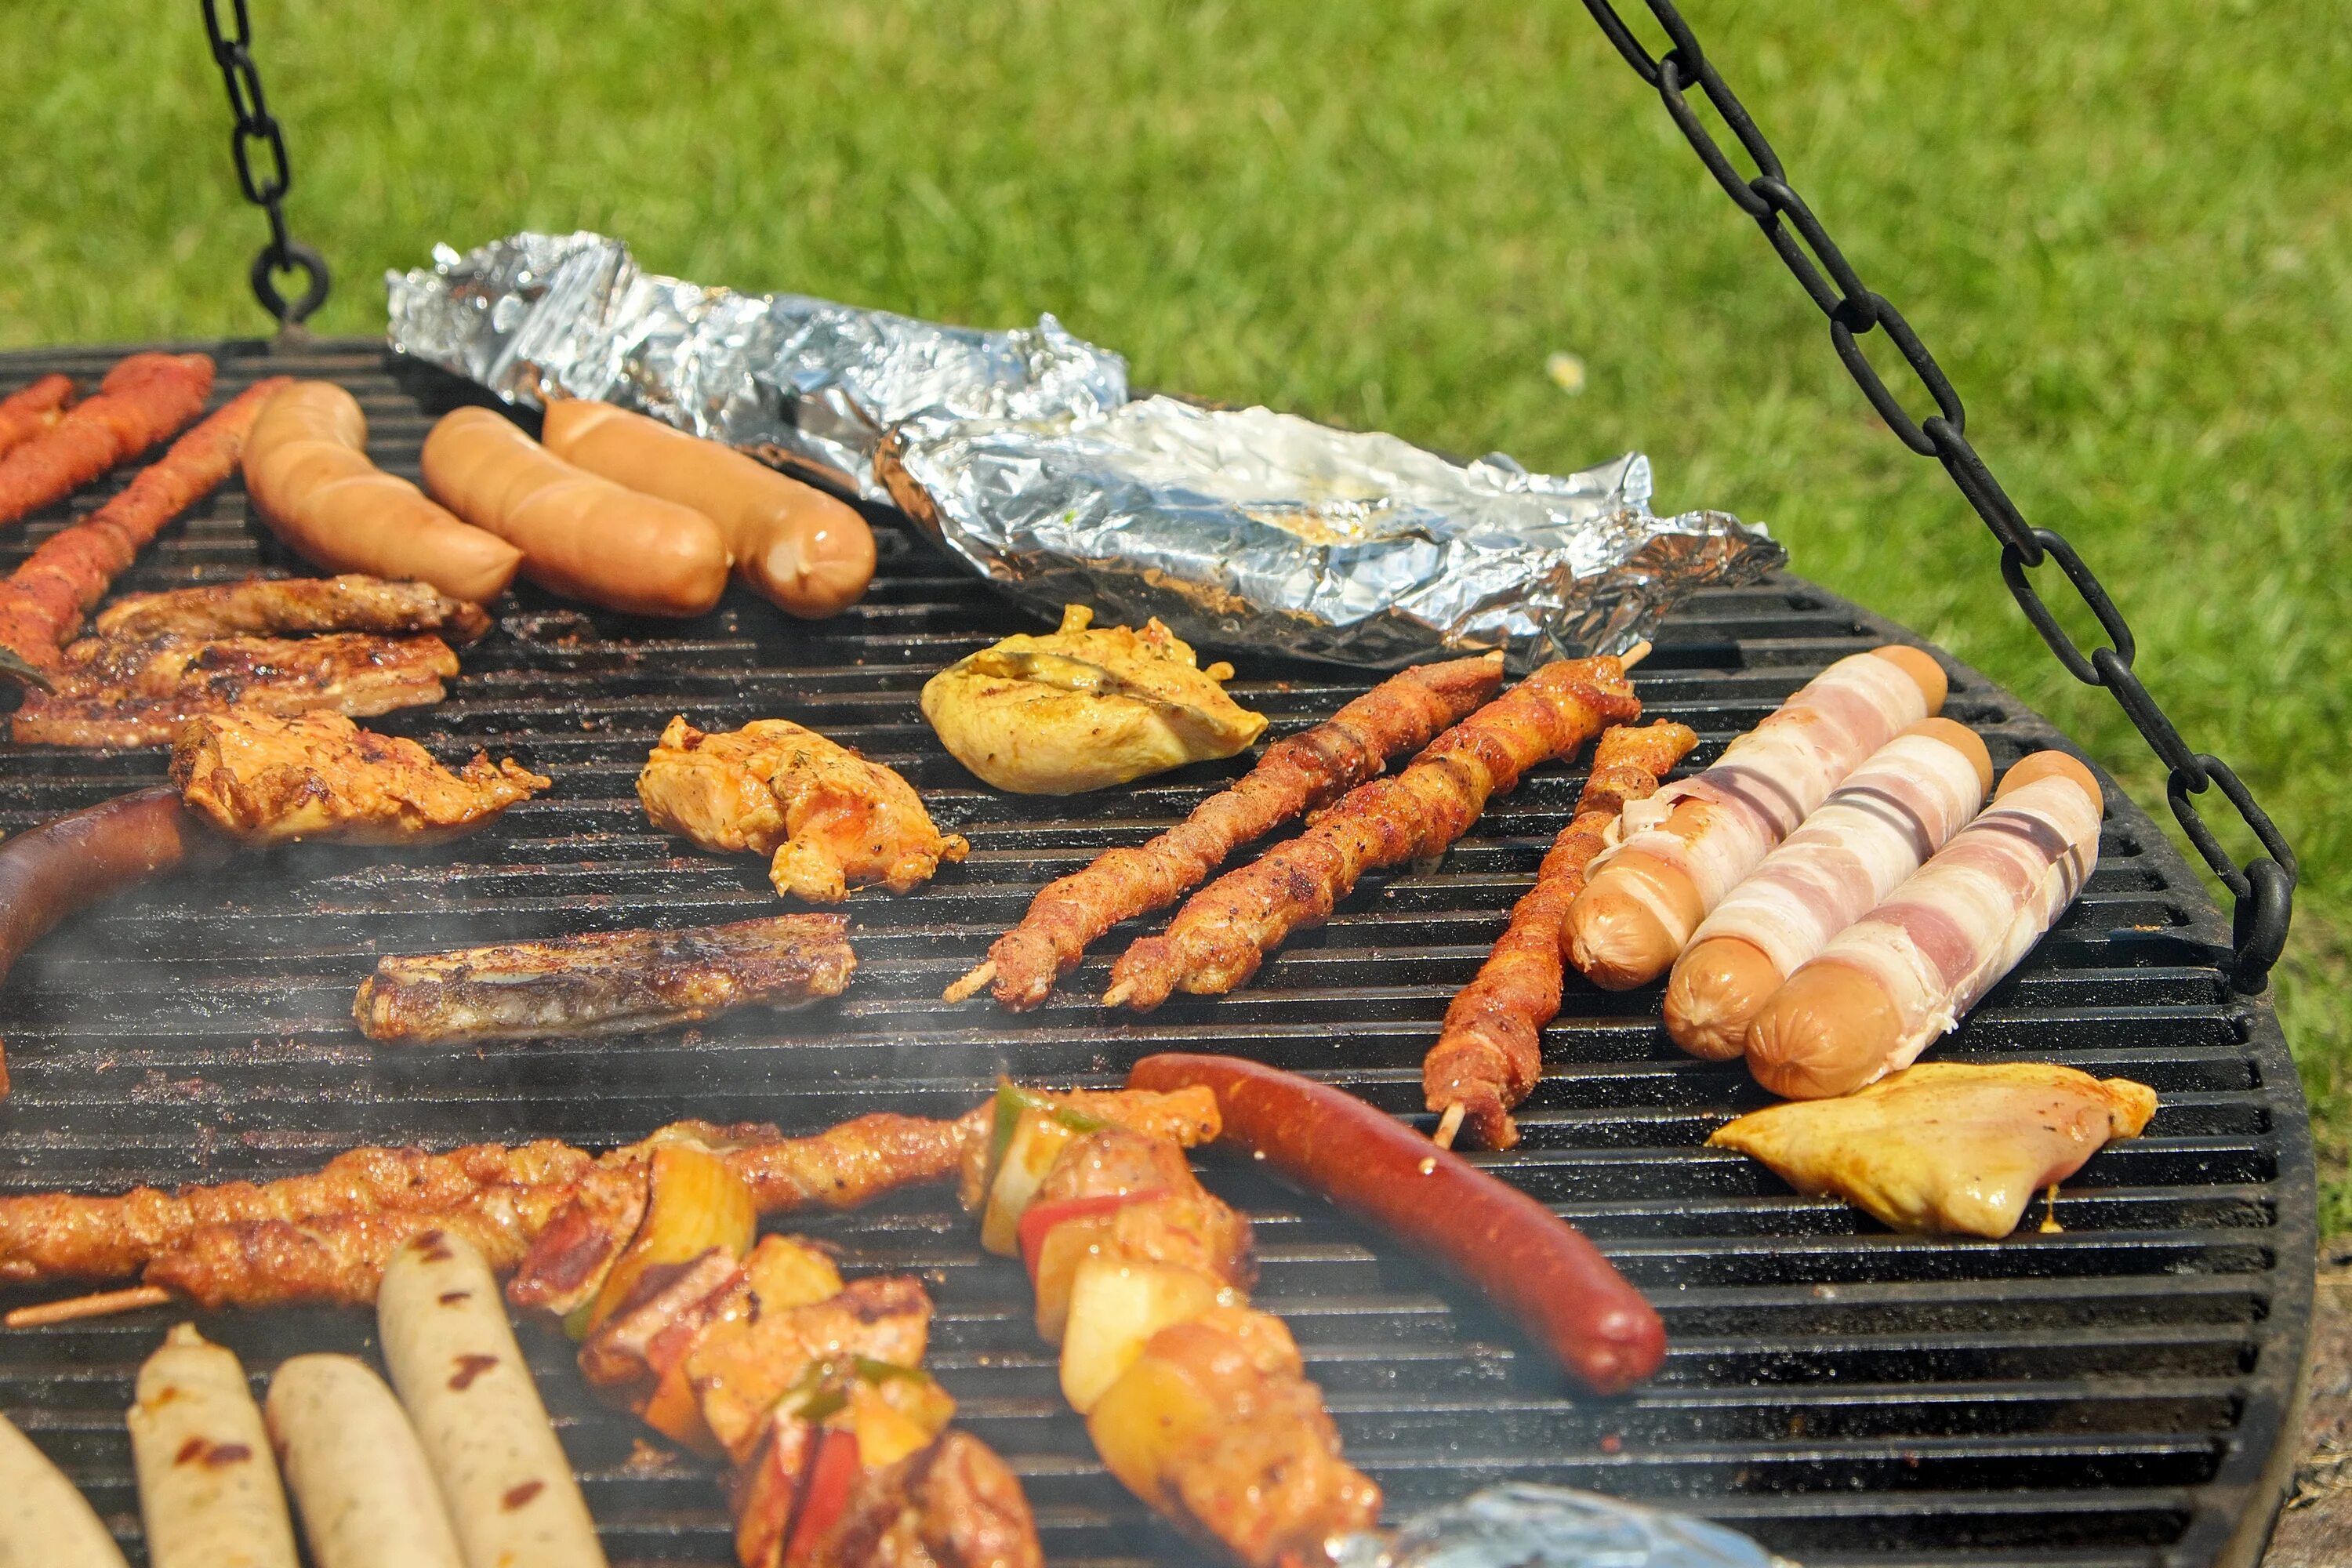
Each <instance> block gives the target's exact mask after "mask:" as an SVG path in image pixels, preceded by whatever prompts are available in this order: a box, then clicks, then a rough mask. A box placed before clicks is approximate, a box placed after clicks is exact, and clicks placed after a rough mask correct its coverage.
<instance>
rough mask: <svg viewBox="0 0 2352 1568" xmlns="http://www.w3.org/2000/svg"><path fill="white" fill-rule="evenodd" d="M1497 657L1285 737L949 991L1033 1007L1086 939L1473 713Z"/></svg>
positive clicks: (1081, 874) (1008, 936)
mask: <svg viewBox="0 0 2352 1568" xmlns="http://www.w3.org/2000/svg"><path fill="white" fill-rule="evenodd" d="M1502 679H1503V660H1502V656H1501V655H1499V654H1492V655H1488V656H1486V657H1484V658H1463V659H1454V660H1452V661H1451V662H1448V663H1445V664H1426V665H1417V666H1415V667H1414V668H1411V669H1408V670H1405V671H1404V672H1402V674H1399V675H1395V676H1391V678H1389V679H1386V680H1384V681H1382V682H1381V683H1380V684H1379V685H1378V686H1375V687H1373V688H1372V689H1370V691H1367V692H1366V693H1364V694H1363V695H1362V696H1361V697H1359V698H1357V699H1356V700H1353V701H1351V702H1349V704H1348V705H1347V706H1346V707H1344V708H1342V709H1340V710H1339V712H1337V713H1335V714H1333V715H1332V716H1331V717H1330V718H1329V719H1328V720H1327V721H1324V722H1323V723H1320V724H1317V725H1314V726H1313V727H1311V728H1309V729H1306V730H1302V731H1298V732H1297V734H1295V735H1286V736H1284V737H1283V738H1282V739H1281V740H1278V741H1276V742H1274V744H1272V745H1271V746H1268V747H1267V748H1266V749H1265V755H1264V756H1261V757H1260V758H1258V760H1257V764H1256V766H1255V767H1253V768H1251V769H1250V771H1249V772H1248V773H1245V774H1244V775H1243V776H1242V777H1241V778H1240V779H1239V780H1237V781H1236V782H1235V783H1234V784H1233V785H1232V787H1231V788H1228V789H1224V790H1220V791H1219V792H1218V793H1217V794H1215V795H1211V796H1210V797H1209V798H1208V799H1207V800H1204V801H1202V803H1201V804H1200V805H1196V806H1194V807H1193V808H1192V815H1191V816H1187V817H1186V818H1185V819H1184V820H1183V822H1181V824H1179V825H1178V826H1175V827H1172V828H1171V829H1169V830H1168V831H1167V832H1165V833H1162V834H1160V836H1159V837H1156V838H1153V839H1151V840H1150V842H1149V843H1146V844H1142V845H1139V846H1137V847H1134V848H1131V849H1130V848H1121V849H1112V850H1108V851H1106V852H1105V853H1103V854H1101V855H1098V856H1097V857H1096V858H1095V859H1094V861H1093V863H1092V864H1090V865H1088V866H1087V868H1085V869H1084V870H1082V871H1077V872H1075V873H1073V874H1072V875H1070V876H1067V877H1064V878H1062V879H1059V880H1057V881H1054V882H1049V883H1047V884H1046V885H1045V888H1044V889H1041V890H1040V891H1039V892H1038V894H1037V896H1036V898H1034V900H1031V901H1030V904H1029V911H1028V913H1026V914H1024V915H1023V916H1022V917H1021V923H1020V924H1019V925H1017V926H1015V927H1013V929H1012V930H1011V931H1007V932H1006V933H1005V934H1004V935H1003V936H1001V937H999V938H997V940H996V942H994V943H993V944H992V946H991V947H990V948H989V950H988V962H987V963H983V964H982V965H981V966H980V967H979V968H977V969H974V970H973V971H972V972H971V973H969V974H967V975H965V976H964V977H963V978H962V979H961V980H959V981H957V982H956V983H955V984H952V985H950V986H949V987H948V989H947V993H946V996H947V1000H949V1001H950V1002H961V1001H962V1000H963V999H964V998H965V997H967V996H970V995H971V994H972V993H973V992H975V991H977V990H979V989H980V988H981V987H982V985H988V986H990V988H991V994H992V995H993V996H994V997H995V999H996V1002H997V1005H999V1006H1003V1007H1009V1008H1012V1009H1013V1010H1015V1011H1025V1010H1026V1009H1028V1008H1031V1007H1034V1006H1036V1005H1038V1004H1039V1003H1041V1002H1043V1001H1045V998H1046V996H1047V995H1048V994H1051V993H1052V991H1053V989H1054V984H1055V981H1057V980H1059V979H1060V978H1061V977H1062V976H1063V975H1065V974H1067V973H1069V972H1070V971H1071V970H1073V969H1075V968H1076V967H1077V964H1078V960H1079V959H1080V957H1082V956H1083V955H1084V954H1085V952H1086V950H1087V944H1088V943H1090V942H1094V941H1095V940H1096V939H1097V938H1098V937H1100V936H1101V935H1102V934H1103V933H1104V932H1106V931H1109V930H1110V929H1111V927H1113V926H1115V925H1117V924H1118V922H1119V921H1123V920H1129V919H1132V918H1133V917H1134V916H1137V915H1139V914H1145V913H1148V912H1150V910H1157V909H1162V908H1165V907H1166V906H1168V905H1170V904H1172V903H1174V902H1175V901H1176V900H1178V899H1180V898H1181V897H1183V896H1184V895H1185V894H1186V893H1187V892H1190V891H1191V890H1192V889H1194V888H1196V887H1198V886H1200V884H1201V881H1202V879H1203V878H1205V877H1206V876H1208V874H1209V873H1210V872H1211V871H1213V870H1214V869H1216V868H1217V867H1219V866H1221V865H1223V863H1224V861H1225V859H1226V858H1227V857H1228V856H1230V855H1232V854H1233V852H1234V850H1235V849H1237V848H1239V847H1241V846H1243V845H1244V844H1247V843H1249V842H1251V841H1252V840H1254V839H1257V838H1262V837H1265V835H1266V834H1268V833H1270V832H1272V831H1273V830H1274V829H1275V828H1276V827H1278V826H1281V825H1282V824H1283V823H1285V822H1287V821H1289V820H1290V819H1291V818H1292V817H1294V816H1299V815H1300V814H1301V813H1303V812H1308V811H1315V810H1318V809H1319V808H1321V807H1322V806H1324V805H1328V804H1329V803H1330V802H1332V801H1334V800H1336V799H1338V798H1339V796H1340V795H1344V794H1346V793H1347V792H1348V791H1349V790H1350V789H1353V788H1354V787H1355V786H1356V785H1358V784H1361V783H1363V782H1364V781H1365V780H1366V779H1369V778H1371V777H1373V776H1374V775H1375V774H1377V773H1380V771H1381V769H1382V768H1384V767H1386V766H1387V765H1388V760H1389V759H1390V758H1391V757H1393V756H1396V755H1398V754H1399V753H1401V752H1411V751H1418V750H1419V749H1420V748H1421V747H1423V746H1425V745H1427V744H1428V743H1429V741H1430V738H1431V737H1432V736H1433V735H1435V734H1436V733H1437V732H1438V731H1441V730H1443V729H1444V728H1445V727H1446V726H1448V725H1450V724H1454V723H1455V722H1458V721H1460V720H1462V719H1463V718H1465V717H1466V716H1467V715H1468V714H1469V713H1471V712H1472V711H1473V710H1475V709H1476V708H1477V707H1478V705H1479V704H1480V703H1482V702H1484V701H1486V699H1487V698H1489V697H1491V696H1493V695H1494V692H1495V689H1496V687H1497V686H1499V685H1501V684H1502Z"/></svg>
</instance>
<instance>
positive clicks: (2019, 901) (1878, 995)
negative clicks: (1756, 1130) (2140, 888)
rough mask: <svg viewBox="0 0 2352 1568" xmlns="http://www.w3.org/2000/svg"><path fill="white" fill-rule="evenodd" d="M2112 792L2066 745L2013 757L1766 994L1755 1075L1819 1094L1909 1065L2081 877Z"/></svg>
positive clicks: (2022, 947)
mask: <svg viewBox="0 0 2352 1568" xmlns="http://www.w3.org/2000/svg"><path fill="white" fill-rule="evenodd" d="M2103 805H2104V803H2103V801H2102V799H2101V796H2100V794H2099V786H2098V783H2097V781H2096V780H2095V779H2093V778H2092V776H2091V771H2090V770H2089V769H2088V768H2086V767H2084V765H2083V764H2082V763H2079V762H2076V761H2075V760H2074V758H2072V757H2070V756H2067V755H2066V754H2065V753H2064V752H2035V753H2034V754H2033V755H2032V756H2030V757H2028V758H2026V759H2025V760H2024V761H2023V762H2021V763H2018V764H2017V765H2016V766H2015V767H2013V768H2011V769H2010V771H2009V773H2008V775H2007V776H2006V777H2004V778H2003V779H2002V780H2001V782H2000V791H1999V793H1998V794H1996V795H1994V797H1993V803H1992V805H1990V806H1989V807H1987V808H1986V809H1985V810H1984V811H1983V812H1982V813H1980V814H1979V816H1977V818H1976V820H1975V821H1973V822H1971V823H1969V825H1968V826H1966V827H1963V828H1962V829H1960V831H1959V832H1958V833H1957V834H1955V835H1953V836H1952V841H1951V842H1950V843H1949V844H1947V845H1945V846H1944V847H1943V848H1942V849H1941V850H1939V851H1937V854H1936V855H1935V857H1934V858H1931V859H1930V860H1928V861H1927V864H1926V865H1924V866H1922V867H1920V868H1919V869H1917V870H1916V871H1914V872H1913V873H1912V874H1911V875H1910V876H1909V877H1908V878H1906V879H1905V880H1904V882H1903V885H1902V886H1901V887H1898V888H1896V889H1895V891H1894V893H1893V894H1892V895H1890V896H1889V897H1888V898H1887V900H1885V902H1884V903H1882V904H1880V905H1879V906H1878V907H1877V908H1876V909H1874V910H1871V912H1870V913H1869V914H1867V915H1865V916H1864V917H1863V918H1862V919H1861V920H1859V921H1855V922H1854V923H1853V925H1850V926H1848V927H1847V928H1846V929H1845V930H1844V931H1841V932H1840V933H1839V934H1838V935H1837V937H1836V938H1835V939H1834V940H1833V941H1832V942H1830V944H1829V945H1828V946H1827V947H1825V948H1823V949H1822V952H1821V954H1820V955H1819V956H1818V957H1816V958H1814V959H1813V960H1812V961H1811V962H1810V963H1806V964H1805V965H1803V966H1802V967H1801V968H1800V969H1799V970H1797V972H1796V973H1793V974H1791V975H1790V976H1789V980H1788V983H1787V984H1784V985H1782V986H1781V987H1780V989H1779V990H1778V991H1775V992H1774V993H1773V994H1772V995H1771V997H1770V999H1769V1000H1768V1001H1767V1002H1766V1003H1765V1004H1764V1006H1763V1009H1762V1011H1760V1012H1759V1013H1758V1014H1757V1015H1756V1018H1755V1021H1754V1022H1753V1023H1751V1024H1749V1025H1748V1070H1749V1071H1751V1072H1753V1073H1754V1074H1755V1075H1756V1080H1757V1081H1758V1082H1759V1083H1760V1084H1762V1085H1763V1086H1764V1087H1765V1088H1767V1089H1770V1090H1771V1091H1772V1092H1773V1093H1775V1094H1779V1095H1784V1096H1786V1097H1788V1098H1790V1099H1791V1100H1812V1099H1820V1098H1823V1097H1826V1096H1829V1095H1833V1094H1851V1093H1852V1092H1853V1091H1854V1090H1855V1089H1860V1088H1862V1087H1863V1086H1864V1084H1867V1083H1870V1082H1872V1081H1874V1079H1879V1078H1882V1077H1884V1076H1885V1075H1886V1074H1887V1073H1890V1072H1893V1071H1894V1070H1895V1069H1896V1068H1905V1067H1908V1066H1910V1065H1911V1063H1912V1062H1913V1061H1915V1060H1916V1059H1917V1058H1918V1056H1919V1053H1920V1052H1921V1051H1923V1050H1925V1049H1927V1047H1928V1046H1929V1045H1931V1044H1932V1043H1934V1041H1935V1040H1936V1039H1937V1037H1939V1036H1941V1035H1943V1034H1944V1033H1946V1032H1947V1031H1948V1030H1950V1029H1951V1028H1953V1027H1954V1026H1957V1025H1958V1022H1959V1018H1960V1015H1962V1014H1963V1013H1966V1012H1967V1011H1968V1010H1969V1008H1970V1007H1972V1006H1974V1005H1976V1002H1977V999H1978V998H1979V997H1981V996H1982V995H1983V994H1985V993H1986V992H1987V991H1989V990H1990V989H1991V988H1992V986H1993V984H1995V983H1996V982H1997V981H1999V980H2000V977H2001V976H2002V975H2004V974H2006V973H2009V972H2010V970H2011V969H2012V968H2014V967H2015V966H2016V963H2017V961H2018V960H2019V959H2021V958H2022V957H2024V956H2025V954H2026V952H2027V951H2028V950H2029V949H2031V948H2032V946H2033V944H2034V943H2035V942H2038V941H2040V940H2041V938H2042V933H2043V932H2044V931H2048V930H2049V929H2050V925H2051V922H2052V921H2054V920H2056V919H2057V918H2058V916H2059V914H2060V913H2061V912H2062V911H2063V910H2064V909H2065V908H2066V906H2067V905H2068V904H2070V903H2072V902H2073V901H2074V895H2075V894H2076V893H2077V892H2080V891H2081V890H2082V887H2083V883H2084V879H2087V878H2088V877H2089V876H2090V874H2091V868H2093V867H2094V866H2095V865H2096V864H2097V863H2098V858H2099V815H2100V812H2101V810H2102V808H2103Z"/></svg>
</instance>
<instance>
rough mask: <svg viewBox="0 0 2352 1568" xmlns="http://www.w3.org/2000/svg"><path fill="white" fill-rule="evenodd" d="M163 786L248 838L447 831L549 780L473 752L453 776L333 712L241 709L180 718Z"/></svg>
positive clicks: (349, 839) (367, 837)
mask: <svg viewBox="0 0 2352 1568" xmlns="http://www.w3.org/2000/svg"><path fill="white" fill-rule="evenodd" d="M320 640H322V641H323V640H325V639H323V638H322V639H320ZM436 646H437V645H436ZM444 651H446V650H444ZM172 782H173V784H177V785H179V787H180V794H181V798H182V799H184V800H185V801H186V802H187V804H188V805H189V806H190V807H192V808H193V809H194V810H196V811H199V812H201V813H203V814H204V815H205V816H207V817H209V818H211V819H212V821H213V822H214V823H215V824H216V825H218V826H220V827H221V828H222V829H223V830H224V831H226V832H227V833H228V834H230V835H231V836H233V837H237V838H241V839H243V840H245V841H246V842H247V843H251V844H278V843H284V842H286V841H288V840H290V839H296V838H335V839H340V840H342V841H343V842H346V843H355V844H397V843H409V842H415V841H416V840H419V839H431V838H448V837H457V835H459V834H464V833H470V832H472V831H473V830H474V829H475V828H477V827H479V826H482V825H483V824H484V823H487V822H488V821H490V820H491V819H492V818H493V817H496V816H498V815H499V813H500V812H503V811H504V810H506V808H507V807H508V806H509V805H513V804H514V803H515V802H517V801H519V800H528V799H530V796H531V795H535V794H537V793H538V792H539V791H541V790H543V789H546V788H547V787H548V785H549V784H550V781H549V780H547V779H545V778H542V777H541V776H540V775H539V774H537V773H532V772H530V770H529V769H527V768H523V767H520V766H518V765H517V764H516V763H513V762H512V761H506V762H501V763H499V764H498V765H497V766H496V767H492V766H491V765H490V762H489V759H488V757H485V756H483V755H482V754H481V753H479V752H477V753H475V756H474V759H473V761H471V762H469V763H467V764H466V769H465V771H464V772H463V773H451V772H450V771H449V770H448V769H446V768H445V767H443V766H442V765H441V764H440V763H437V762H436V761H434V760H433V756H432V753H430V752H427V751H425V748H424V747H422V746H420V745H418V744H417V743H416V742H414V741H407V740H402V739H400V738H398V737H396V736H392V735H379V734H377V733H375V732H374V731H372V730H362V729H361V728H360V727H359V726H358V725H356V724H354V723H352V721H350V720H349V719H346V718H344V717H343V716H342V715H341V714H340V713H300V714H297V715H295V716H293V717H291V718H277V717H274V716H272V715H270V714H268V713H258V712H255V711H252V710H248V709H239V710H234V711H231V712H226V713H221V714H212V715H205V716H201V717H197V718H192V719H190V720H189V721H187V722H186V724H185V725H184V727H182V729H181V730H180V731H179V734H178V737H177V738H176V739H175V740H174V742H173V746H172Z"/></svg>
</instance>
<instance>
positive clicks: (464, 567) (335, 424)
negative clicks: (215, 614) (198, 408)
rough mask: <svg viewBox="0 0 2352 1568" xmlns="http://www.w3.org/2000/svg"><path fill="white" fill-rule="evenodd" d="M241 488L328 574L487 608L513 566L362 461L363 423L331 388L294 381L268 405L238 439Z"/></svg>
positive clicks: (489, 542) (491, 545) (492, 540)
mask: <svg viewBox="0 0 2352 1568" xmlns="http://www.w3.org/2000/svg"><path fill="white" fill-rule="evenodd" d="M245 488H246V493H247V494H248V495H250V496H251V497H252V498H253V504H254V508H255V510H257V511H259V512H260V513H261V521H264V522H266V523H268V525H269V528H270V531H272V532H273V533H275V534H277V535H278V538H280V539H282V540H284V541H285V542H287V544H288V545H289V546H291V547H292V549H293V550H294V552H295V553H297V554H299V555H300V556H301V557H302V559H304V560H305V561H309V562H310V563H313V564H316V565H320V566H324V567H326V568H327V569H328V570H329V571H331V572H366V573H369V574H373V575H374V576H378V577H386V578H391V579H394V580H405V579H415V580H418V581H421V582H425V583H430V584H433V585H434V586H435V587H436V588H438V589H440V590H441V592H443V593H445V594H446V595H449V596H450V597H451V598H453V599H469V600H472V601H474V602H475V603H477V604H486V603H488V601H490V600H492V599H495V598H497V597H498V596H499V595H500V594H502V593H504V592H505V591H506V586H507V584H508V582H509V580H511V579H512V578H513V576H514V574H515V568H516V567H518V566H520V565H521V564H522V552H521V551H520V550H517V549H516V548H515V547H514V546H513V545H511V544H509V543H508V542H506V541H505V540H503V539H500V538H499V537H498V536H497V535H496V534H492V533H487V532H484V531H482V530H481V529H478V528H475V527H473V526H471V525H470V524H467V523H465V522H461V521H458V520H457V518H456V517H454V516H452V515H451V514H450V513H449V512H448V511H447V510H446V509H445V508H442V507H439V506H436V505H435V504H434V503H433V502H432V501H431V500H427V499H426V498H425V492H424V491H423V490H420V489H417V488H416V487H415V485H412V484H410V483H409V482H408V481H407V480H406V479H400V478H398V477H396V476H394V475H392V474H387V473H385V472H384V471H383V469H382V468H377V467H376V466H375V465H374V464H373V463H371V462H369V461H368V458H367V416H366V415H364V414H362V413H361V412H360V405H359V400H358V399H357V398H355V397H353V396H352V395H351V394H350V393H348V392H345V391H344V390H343V389H342V388H341V387H340V386H337V385H336V384H334V383H332V382H328V381H298V382H296V383H295V384H293V385H291V386H289V387H288V388H287V389H286V390H285V391H283V392H281V393H279V394H278V395H277V396H275V397H273V398H271V399H270V400H269V405H268V407H266V408H264V409H263V410H262V411H261V417H260V418H259V419H258V420H257V421H255V423H254V426H253V434H252V435H250V436H248V437H246V443H245Z"/></svg>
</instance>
